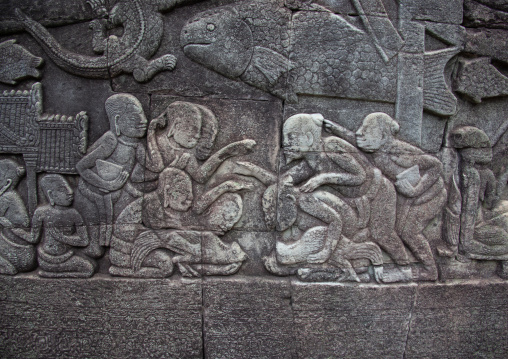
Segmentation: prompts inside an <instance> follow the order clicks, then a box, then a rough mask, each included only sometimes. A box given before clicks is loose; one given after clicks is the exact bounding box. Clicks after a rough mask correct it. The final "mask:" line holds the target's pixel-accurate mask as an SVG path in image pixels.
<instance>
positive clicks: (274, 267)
mask: <svg viewBox="0 0 508 359" xmlns="http://www.w3.org/2000/svg"><path fill="white" fill-rule="evenodd" d="M298 192H299V191H298V189H297V188H296V187H295V186H293V183H292V179H291V178H290V176H288V177H285V178H283V179H282V181H281V183H279V184H273V185H270V186H268V188H267V189H266V191H265V193H264V195H263V200H262V204H263V211H264V213H265V220H266V223H267V227H268V228H269V229H277V241H276V244H275V250H274V251H273V252H272V253H271V255H269V256H267V257H264V258H263V261H264V264H265V267H266V269H267V270H268V271H269V272H271V273H273V274H277V275H290V274H297V276H298V277H299V278H300V279H302V280H305V281H322V280H326V281H330V280H334V281H336V280H339V281H360V279H359V277H358V276H357V274H356V272H355V270H354V268H353V266H352V264H351V262H350V260H354V259H364V260H365V259H367V260H369V261H370V262H371V263H372V265H373V266H374V275H375V278H376V280H377V281H382V274H383V270H382V269H383V268H382V265H383V257H382V254H381V250H380V249H379V247H378V246H377V245H376V244H375V243H373V242H368V241H366V242H362V243H355V242H353V241H350V240H349V239H348V238H346V237H345V236H343V235H341V231H342V222H339V221H333V222H332V223H330V224H329V225H328V226H326V225H322V222H321V224H319V223H318V224H315V223H313V224H310V225H306V224H305V223H304V221H305V220H304V218H303V217H302V213H301V212H302V211H301V208H300V206H299V201H298V197H299V194H298Z"/></svg>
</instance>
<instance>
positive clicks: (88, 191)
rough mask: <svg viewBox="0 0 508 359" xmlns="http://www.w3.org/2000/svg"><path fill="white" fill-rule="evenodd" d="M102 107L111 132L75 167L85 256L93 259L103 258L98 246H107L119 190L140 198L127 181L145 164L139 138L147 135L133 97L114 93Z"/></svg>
mask: <svg viewBox="0 0 508 359" xmlns="http://www.w3.org/2000/svg"><path fill="white" fill-rule="evenodd" d="M105 107H106V113H107V116H108V119H109V123H110V130H109V131H108V132H106V133H105V134H104V135H103V136H102V137H101V138H99V139H98V140H97V141H96V142H95V143H94V144H93V145H92V146H91V147H90V148H89V150H88V153H87V154H86V155H85V156H84V157H83V158H82V159H81V160H80V161H79V162H78V163H77V164H76V169H77V171H78V173H79V174H80V176H81V177H80V181H79V185H78V188H79V192H78V195H77V196H76V201H79V202H80V206H83V207H81V208H83V213H86V217H85V221H86V223H87V225H89V231H90V237H91V238H90V241H91V242H90V246H89V247H88V253H89V255H91V256H93V257H99V256H102V254H103V253H104V249H102V248H100V246H101V245H103V246H107V245H109V241H110V239H111V231H112V228H111V225H112V224H113V219H114V215H115V203H116V202H117V201H118V199H119V198H120V195H121V194H122V191H123V190H125V191H126V192H128V193H129V194H130V195H131V196H132V197H134V198H136V197H139V196H140V195H141V193H140V192H139V191H138V190H137V189H136V188H134V187H133V186H132V184H131V183H130V181H129V179H131V180H132V179H133V178H132V177H133V176H135V175H136V174H138V173H139V172H140V168H142V164H143V163H144V161H145V147H144V145H143V144H142V143H141V142H140V139H141V138H142V137H143V136H144V135H145V133H146V126H147V120H146V117H145V114H144V112H143V108H142V106H141V103H140V102H139V101H138V99H136V98H135V97H134V96H132V95H129V94H116V95H113V96H111V97H109V98H108V99H107V100H106V103H105ZM141 172H142V169H141ZM99 224H100V226H99ZM98 228H99V230H98Z"/></svg>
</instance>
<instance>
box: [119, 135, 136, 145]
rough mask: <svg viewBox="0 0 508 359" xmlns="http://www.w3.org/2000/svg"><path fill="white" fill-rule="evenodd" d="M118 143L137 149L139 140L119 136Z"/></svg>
mask: <svg viewBox="0 0 508 359" xmlns="http://www.w3.org/2000/svg"><path fill="white" fill-rule="evenodd" d="M118 142H120V143H121V144H122V145H126V146H131V147H135V146H136V145H137V144H138V143H139V138H135V137H127V136H124V135H120V136H118Z"/></svg>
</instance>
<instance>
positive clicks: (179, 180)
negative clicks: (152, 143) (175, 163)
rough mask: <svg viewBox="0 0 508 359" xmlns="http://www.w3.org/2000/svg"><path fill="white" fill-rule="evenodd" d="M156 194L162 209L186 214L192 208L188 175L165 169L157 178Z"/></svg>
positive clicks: (190, 183) (190, 184) (171, 168)
mask: <svg viewBox="0 0 508 359" xmlns="http://www.w3.org/2000/svg"><path fill="white" fill-rule="evenodd" d="M157 191H158V193H159V196H160V198H161V199H163V202H164V207H166V208H167V207H169V208H171V209H173V210H175V211H178V212H186V211H188V210H189V208H190V207H191V206H192V200H193V199H194V194H193V193H192V181H191V179H190V178H189V175H188V174H187V173H185V172H184V171H182V170H179V169H177V168H173V167H169V168H166V169H165V170H164V171H162V173H161V174H160V176H159V187H158V190H157Z"/></svg>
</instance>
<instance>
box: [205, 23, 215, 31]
mask: <svg viewBox="0 0 508 359" xmlns="http://www.w3.org/2000/svg"><path fill="white" fill-rule="evenodd" d="M206 29H207V30H208V31H213V30H215V25H214V24H208V25H206Z"/></svg>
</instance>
